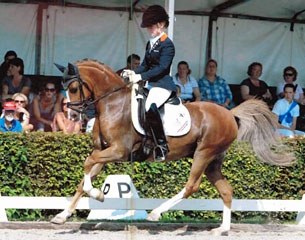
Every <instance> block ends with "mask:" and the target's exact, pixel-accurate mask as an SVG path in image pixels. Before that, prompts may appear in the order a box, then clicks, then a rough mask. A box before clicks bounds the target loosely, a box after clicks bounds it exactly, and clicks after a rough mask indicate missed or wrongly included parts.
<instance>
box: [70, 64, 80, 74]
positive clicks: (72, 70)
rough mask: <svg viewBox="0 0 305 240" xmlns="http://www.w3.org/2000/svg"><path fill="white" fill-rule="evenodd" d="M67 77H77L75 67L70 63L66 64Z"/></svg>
mask: <svg viewBox="0 0 305 240" xmlns="http://www.w3.org/2000/svg"><path fill="white" fill-rule="evenodd" d="M68 75H70V76H74V75H78V70H77V67H76V66H75V65H74V64H72V63H68Z"/></svg>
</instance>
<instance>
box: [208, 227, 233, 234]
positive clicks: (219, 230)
mask: <svg viewBox="0 0 305 240" xmlns="http://www.w3.org/2000/svg"><path fill="white" fill-rule="evenodd" d="M229 231H230V229H228V228H225V227H223V226H220V227H218V228H214V229H212V230H211V235H213V236H229Z"/></svg>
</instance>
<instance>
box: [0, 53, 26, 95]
mask: <svg viewBox="0 0 305 240" xmlns="http://www.w3.org/2000/svg"><path fill="white" fill-rule="evenodd" d="M23 71H24V64H23V60H22V59H21V58H14V59H11V60H9V69H8V73H7V74H8V76H6V77H5V78H4V79H3V89H2V99H7V98H12V96H13V95H14V94H15V93H23V94H24V95H26V96H27V97H28V96H29V94H30V90H31V80H30V79H29V78H28V77H25V76H24V75H23Z"/></svg>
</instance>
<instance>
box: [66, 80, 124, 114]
mask: <svg viewBox="0 0 305 240" xmlns="http://www.w3.org/2000/svg"><path fill="white" fill-rule="evenodd" d="M74 81H78V83H79V91H80V95H81V99H80V101H74V102H68V103H67V107H68V108H70V109H72V110H73V111H76V112H78V113H80V114H83V113H84V112H85V110H87V108H88V107H89V106H90V105H92V104H95V103H96V102H98V101H99V100H101V99H103V98H106V97H108V96H109V95H111V94H113V93H115V92H118V91H120V90H122V89H124V88H125V87H126V86H127V85H129V83H125V84H124V85H123V86H122V87H119V88H115V89H113V90H112V91H110V92H107V93H106V94H104V95H101V96H99V97H97V98H94V94H93V91H92V90H91V89H90V88H89V86H88V84H87V83H86V82H85V81H84V80H82V79H81V77H80V76H79V75H78V76H75V77H74V78H73V79H70V81H69V85H70V84H71V83H72V82H74ZM83 86H85V87H86V88H87V90H88V91H89V92H90V97H88V98H86V99H85V94H84V91H83Z"/></svg>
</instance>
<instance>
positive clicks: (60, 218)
mask: <svg viewBox="0 0 305 240" xmlns="http://www.w3.org/2000/svg"><path fill="white" fill-rule="evenodd" d="M66 220H67V219H66V218H65V217H63V216H61V215H59V214H57V215H56V216H55V217H53V218H52V219H51V223H54V224H59V225H61V224H64V223H65V222H66Z"/></svg>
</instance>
